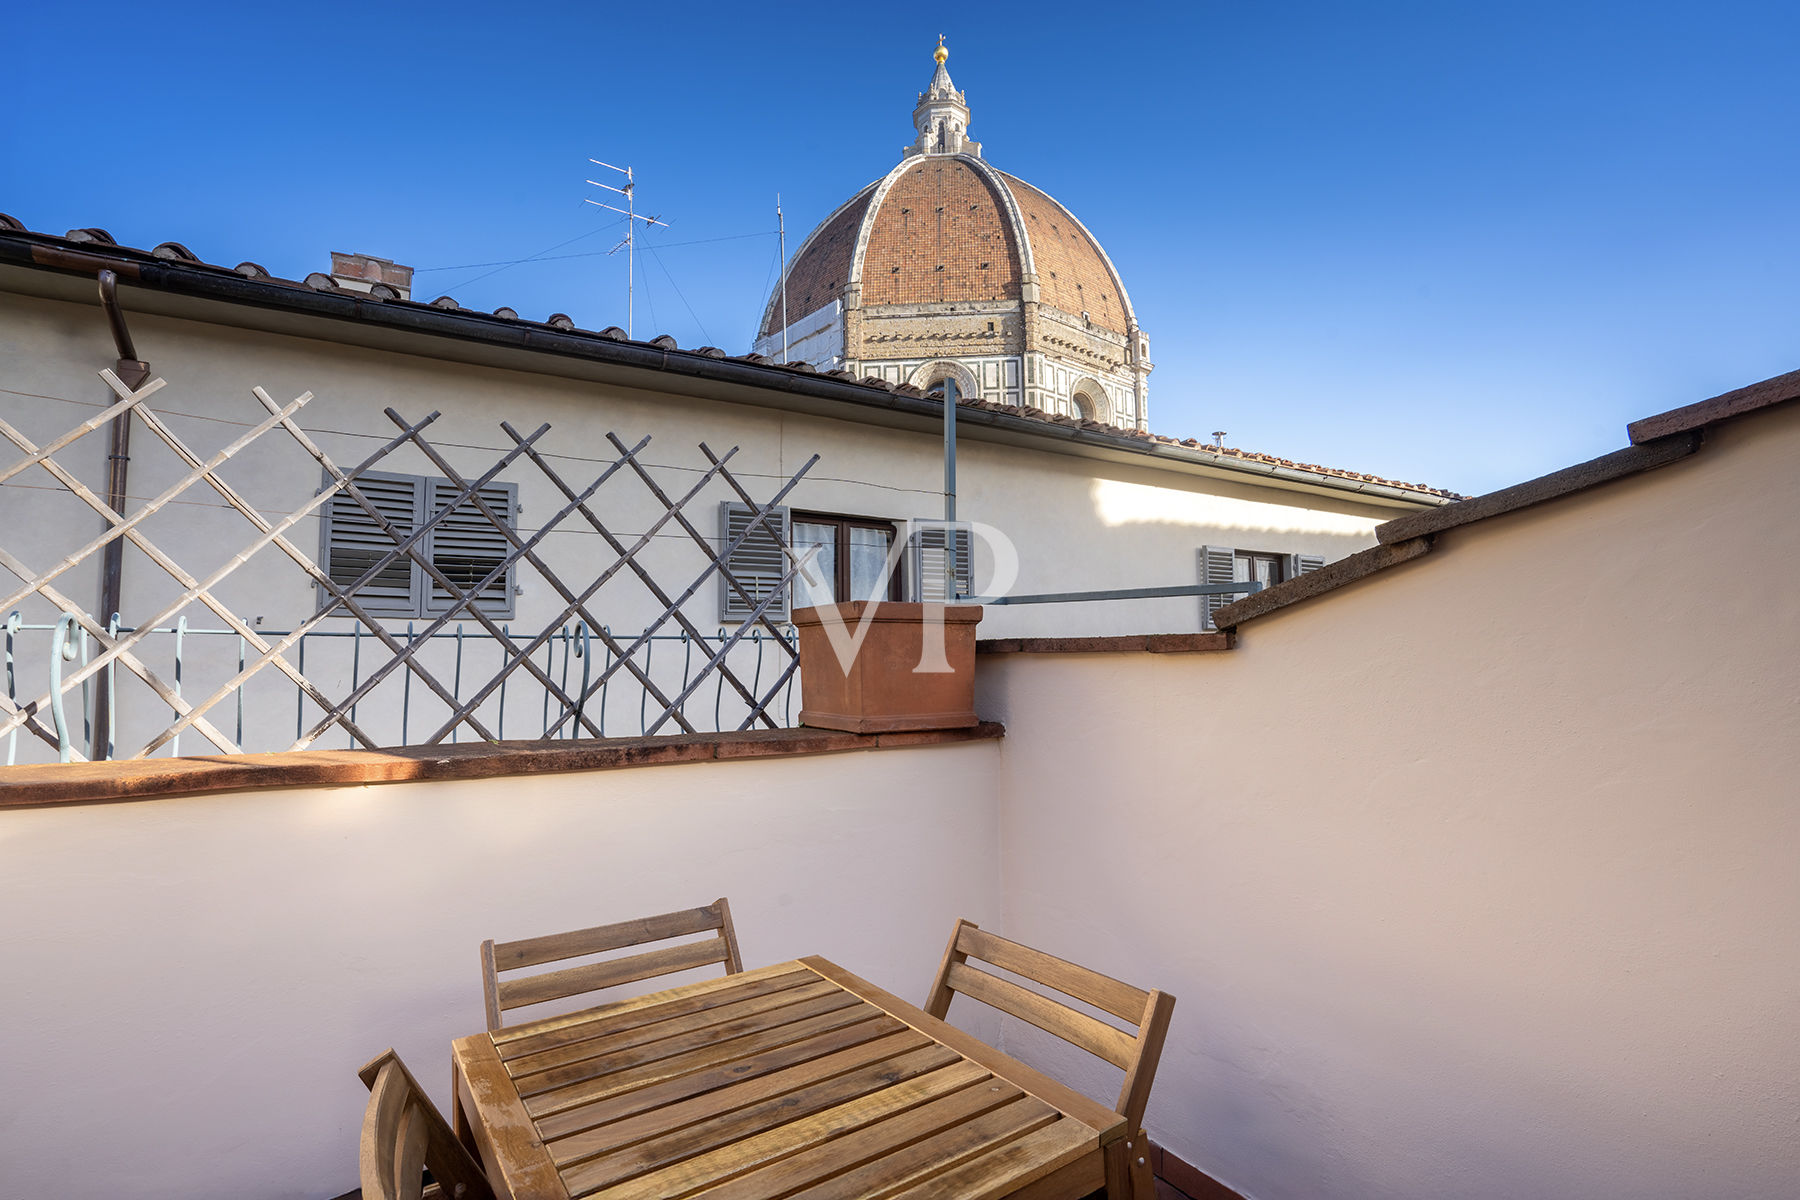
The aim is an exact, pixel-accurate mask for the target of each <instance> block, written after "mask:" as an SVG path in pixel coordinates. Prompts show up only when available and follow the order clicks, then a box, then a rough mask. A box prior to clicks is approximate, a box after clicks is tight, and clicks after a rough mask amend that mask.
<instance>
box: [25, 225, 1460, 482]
mask: <svg viewBox="0 0 1800 1200" xmlns="http://www.w3.org/2000/svg"><path fill="white" fill-rule="evenodd" d="M9 264H10V265H12V266H15V267H22V268H26V269H27V270H30V271H34V272H45V273H51V274H55V275H58V276H63V277H68V276H76V277H92V276H93V275H94V274H95V273H96V272H98V271H100V270H103V269H107V270H112V271H115V272H117V273H118V275H119V279H120V281H121V282H122V283H125V284H128V285H132V286H134V287H135V288H138V289H142V290H143V291H146V292H149V293H152V294H162V295H167V296H178V297H185V298H188V299H191V300H196V301H200V302H202V304H203V305H206V306H211V305H222V306H226V307H225V308H224V309H223V310H219V311H212V312H209V313H207V314H206V315H197V314H196V313H194V312H193V311H187V312H177V313H173V314H171V315H177V316H185V317H188V318H190V319H199V320H211V321H213V322H215V323H219V324H228V325H244V326H248V327H252V328H271V326H270V325H268V324H266V323H259V322H256V321H244V320H239V321H231V320H224V319H222V316H223V314H224V313H225V312H235V311H236V310H239V309H244V310H250V311H252V312H268V313H281V314H289V315H296V316H299V317H302V318H310V319H316V320H318V321H319V322H320V323H321V327H320V329H319V330H318V331H317V332H316V333H315V334H314V335H315V336H319V337H322V338H324V339H326V340H337V341H348V342H358V341H365V342H366V339H358V338H349V337H345V336H343V334H344V333H346V332H348V331H349V330H351V329H357V328H361V329H365V330H372V331H373V330H379V331H384V332H386V333H387V334H389V335H390V338H389V339H388V341H386V342H376V343H372V344H377V345H382V346H384V347H385V348H393V347H392V345H391V337H392V336H393V335H398V336H401V337H411V336H423V337H429V338H438V339H446V340H447V341H449V342H450V343H452V344H454V345H457V346H460V347H483V348H486V349H488V350H491V351H514V352H518V353H520V354H523V355H525V356H529V357H530V358H531V360H532V361H531V362H529V363H522V362H518V361H512V362H509V363H507V364H506V365H509V366H511V367H514V368H516V369H523V370H534V371H538V372H540V373H545V374H558V375H567V374H571V372H570V371H569V370H567V369H566V367H565V368H564V369H561V370H559V369H556V367H554V366H552V364H567V363H570V362H571V361H574V362H580V363H584V364H589V365H590V366H591V367H593V368H595V369H594V370H590V371H587V372H582V373H581V376H582V377H589V378H610V379H613V380H615V381H617V382H620V383H623V384H625V385H627V386H639V387H644V386H662V387H664V388H665V389H667V390H675V391H681V392H684V393H686V394H692V395H699V396H704V397H707V398H711V399H723V400H729V401H733V402H737V403H753V404H759V405H762V406H765V407H774V408H782V409H789V410H794V411H802V412H808V413H812V414H815V415H822V416H830V417H836V418H838V419H861V420H873V421H875V422H876V423H879V424H885V425H890V426H897V427H904V428H912V429H920V430H927V431H935V430H936V429H938V428H940V427H941V425H942V413H943V405H942V402H941V401H938V400H934V399H929V398H927V397H925V396H923V395H908V394H905V393H903V392H896V391H889V390H887V389H885V388H880V387H875V386H872V385H869V384H864V383H861V382H858V381H855V380H852V379H848V378H840V377H834V376H832V375H828V374H814V373H810V372H808V371H801V370H795V369H793V368H789V367H784V366H778V365H768V364H763V363H755V362H747V361H744V360H742V359H737V358H731V357H712V356H710V355H707V354H701V353H698V352H695V351H685V350H680V349H666V348H663V347H661V346H656V345H651V344H647V343H643V342H631V341H615V340H614V339H612V338H610V337H607V336H604V335H602V334H598V333H590V332H586V331H581V330H564V329H558V328H555V327H552V326H548V325H544V324H540V323H538V322H535V321H527V320H520V319H507V318H501V317H497V316H492V315H490V314H486V313H477V312H472V311H468V310H463V309H440V308H435V307H433V306H431V305H429V304H424V303H420V302H417V301H410V300H408V301H396V300H380V299H376V298H375V297H373V296H370V295H368V294H367V293H362V292H349V291H321V290H317V289H314V288H310V287H307V286H305V285H303V284H296V283H292V282H277V281H273V280H263V279H251V278H248V277H246V276H243V275H240V274H238V273H237V272H236V271H234V270H231V269H229V268H225V267H218V266H212V265H209V264H203V263H189V262H179V261H170V260H165V259H159V258H157V257H155V256H154V255H152V254H148V253H146V252H144V251H141V250H134V249H130V248H128V247H121V246H110V245H98V244H90V243H74V242H69V241H68V240H67V239H63V238H56V237H51V236H47V235H43V234H33V233H16V232H12V231H3V232H0V265H9ZM0 286H5V285H4V282H3V281H0ZM7 290H20V289H12V288H8V289H7ZM58 298H62V299H69V298H73V297H70V296H66V295H65V296H61V297H58ZM278 331H280V332H291V330H278ZM414 352H418V351H414ZM439 356H440V357H441V356H442V355H439ZM450 357H462V358H466V359H469V360H470V361H484V360H485V358H484V357H474V356H472V355H469V354H461V355H451V356H450ZM646 373H649V374H646ZM671 377H672V379H673V381H677V382H678V383H685V384H686V386H674V387H671V386H670V383H671ZM746 393H748V394H746ZM846 409H849V410H851V411H846ZM957 427H958V430H959V432H960V433H962V434H963V435H964V436H968V437H972V438H974V439H975V440H980V441H991V442H1001V443H1010V444H1015V445H1023V446H1028V447H1030V448H1034V449H1038V450H1046V451H1051V452H1059V453H1065V454H1072V455H1077V456H1081V457H1089V458H1101V459H1108V460H1111V461H1115V462H1124V463H1131V464H1134V465H1139V466H1143V465H1148V464H1155V465H1157V466H1160V467H1163V468H1165V469H1170V470H1175V471H1180V472H1182V473H1184V474H1198V475H1210V476H1215V477H1222V478H1236V479H1238V480H1240V481H1254V482H1260V483H1262V484H1264V485H1267V486H1276V487H1281V488H1284V489H1286V490H1298V491H1306V492H1315V493H1321V494H1327V495H1334V496H1337V497H1340V498H1351V499H1356V500H1360V501H1363V502H1366V503H1370V504H1375V505H1380V506H1384V507H1405V508H1435V507H1438V506H1441V505H1444V504H1448V503H1450V502H1451V501H1450V499H1449V498H1448V497H1445V496H1440V495H1435V494H1432V493H1429V492H1419V491H1413V490H1410V489H1406V488H1400V487H1395V486H1393V485H1391V484H1384V483H1376V482H1373V481H1370V480H1359V479H1348V478H1342V477H1338V476H1333V475H1326V474H1323V473H1317V472H1311V471H1306V470H1303V469H1300V468H1293V467H1283V466H1280V465H1277V464H1273V463H1266V462H1258V461H1255V460H1246V459H1240V458H1235V457H1233V456H1230V455H1226V454H1217V453H1212V452H1208V451H1204V450H1200V449H1197V448H1190V447H1186V446H1179V445H1171V444H1168V443H1164V442H1145V441H1143V440H1141V439H1140V438H1137V437H1133V436H1131V435H1129V434H1124V433H1108V432H1103V431H1100V430H1096V429H1092V428H1084V427H1080V426H1071V425H1063V424H1060V423H1056V422H1052V421H1048V420H1035V419H1032V418H1029V417H1023V416H1016V415H1013V414H1010V413H1005V412H994V411H990V410H984V409H982V408H980V407H974V406H966V407H961V408H959V409H958V412H957Z"/></svg>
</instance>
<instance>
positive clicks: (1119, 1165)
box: [1104, 1138, 1132, 1200]
mask: <svg viewBox="0 0 1800 1200" xmlns="http://www.w3.org/2000/svg"><path fill="white" fill-rule="evenodd" d="M1104 1153H1105V1155H1106V1200H1132V1194H1131V1183H1132V1180H1131V1147H1129V1146H1128V1145H1126V1144H1125V1139H1124V1138H1120V1139H1119V1140H1118V1141H1116V1142H1113V1143H1112V1144H1110V1145H1108V1146H1107V1147H1106V1148H1105V1151H1104Z"/></svg>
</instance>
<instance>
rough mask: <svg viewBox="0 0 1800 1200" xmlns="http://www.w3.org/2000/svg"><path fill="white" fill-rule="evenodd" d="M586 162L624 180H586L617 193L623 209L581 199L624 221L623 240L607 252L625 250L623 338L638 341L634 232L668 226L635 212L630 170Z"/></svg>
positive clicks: (635, 205)
mask: <svg viewBox="0 0 1800 1200" xmlns="http://www.w3.org/2000/svg"><path fill="white" fill-rule="evenodd" d="M588 161H589V162H591V163H593V164H594V165H595V166H596V167H605V168H606V169H607V170H609V171H617V172H618V173H619V174H621V175H623V176H624V177H625V186H624V187H622V188H617V187H614V186H613V185H612V184H610V183H601V182H600V181H599V180H598V179H590V180H588V182H589V183H591V184H593V185H594V186H595V187H597V188H605V189H606V190H607V191H609V192H617V193H618V194H619V195H621V196H623V197H625V207H624V208H620V207H619V206H617V205H616V204H602V203H601V202H600V201H598V200H588V199H587V197H585V196H584V197H582V199H583V200H585V201H586V202H587V203H588V204H592V205H593V206H594V207H596V208H605V209H610V210H611V211H613V212H616V213H618V214H619V215H620V216H622V217H624V218H625V236H624V238H622V239H621V240H620V242H619V244H618V245H616V246H614V247H613V248H612V249H611V250H608V251H607V253H608V254H617V253H618V252H619V251H621V250H623V251H625V259H626V270H625V336H626V337H628V338H631V339H633V340H634V341H635V340H636V338H637V334H636V332H635V329H634V322H635V317H636V311H635V310H636V306H637V229H638V222H639V221H642V222H643V223H644V224H645V225H646V226H649V225H661V226H662V227H663V228H664V229H667V228H668V227H669V223H668V222H667V221H664V220H660V219H659V217H646V216H641V215H639V213H638V210H637V179H636V177H635V176H633V175H632V173H631V168H630V167H615V166H613V165H612V164H611V163H603V162H601V161H600V160H599V159H597V158H590V159H588Z"/></svg>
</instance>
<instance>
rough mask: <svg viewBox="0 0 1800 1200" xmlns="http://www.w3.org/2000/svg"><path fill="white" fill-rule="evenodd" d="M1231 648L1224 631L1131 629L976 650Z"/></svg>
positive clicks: (1013, 641) (1004, 641) (999, 642)
mask: <svg viewBox="0 0 1800 1200" xmlns="http://www.w3.org/2000/svg"><path fill="white" fill-rule="evenodd" d="M1229 649H1231V635H1230V634H1225V633H1133V634H1125V635H1122V636H1114V637H1046V638H989V639H986V640H984V641H978V642H976V643H975V653H977V654H1196V653H1200V652H1202V651H1207V650H1229Z"/></svg>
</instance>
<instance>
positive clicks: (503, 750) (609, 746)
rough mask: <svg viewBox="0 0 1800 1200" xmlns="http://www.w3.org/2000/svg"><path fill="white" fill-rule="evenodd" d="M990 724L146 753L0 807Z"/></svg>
mask: <svg viewBox="0 0 1800 1200" xmlns="http://www.w3.org/2000/svg"><path fill="white" fill-rule="evenodd" d="M1005 732H1006V730H1005V728H1004V727H1003V726H1002V725H1000V724H999V723H998V722H994V721H984V722H983V723H982V724H980V725H978V726H976V727H975V728H973V729H946V730H941V731H926V732H917V733H884V734H873V733H870V734H859V733H839V732H837V731H835V730H830V729H808V728H799V729H762V730H752V731H748V732H731V733H687V734H676V735H673V736H669V737H634V738H606V739H594V740H585V741H577V740H570V741H550V742H493V743H488V742H464V743H459V744H457V745H454V746H413V747H404V748H400V749H394V750H296V751H293V752H291V753H281V754H233V755H212V756H202V757H195V758H152V759H137V760H134V761H130V762H102V763H44V764H37V765H32V766H23V767H0V809H4V808H37V807H42V806H46V805H57V804H104V803H114V802H118V801H124V800H149V799H154V798H157V797H161V796H191V795H197V794H200V793H205V792H234V791H247V790H251V789H259V788H277V787H282V788H292V787H344V786H354V785H359V784H371V783H404V782H409V781H427V780H452V779H491V778H495V777H497V776H504V775H533V774H538V773H540V772H568V771H605V770H617V769H619V768H624V767H651V766H666V765H670V764H675V763H690V762H721V761H728V760H734V759H746V758H798V757H801V756H803V755H813V754H835V753H842V752H844V751H850V750H883V749H900V748H904V747H910V746H935V745H950V744H955V743H960V742H970V741H985V740H992V739H996V738H1000V737H1003V736H1004V735H1005Z"/></svg>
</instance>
